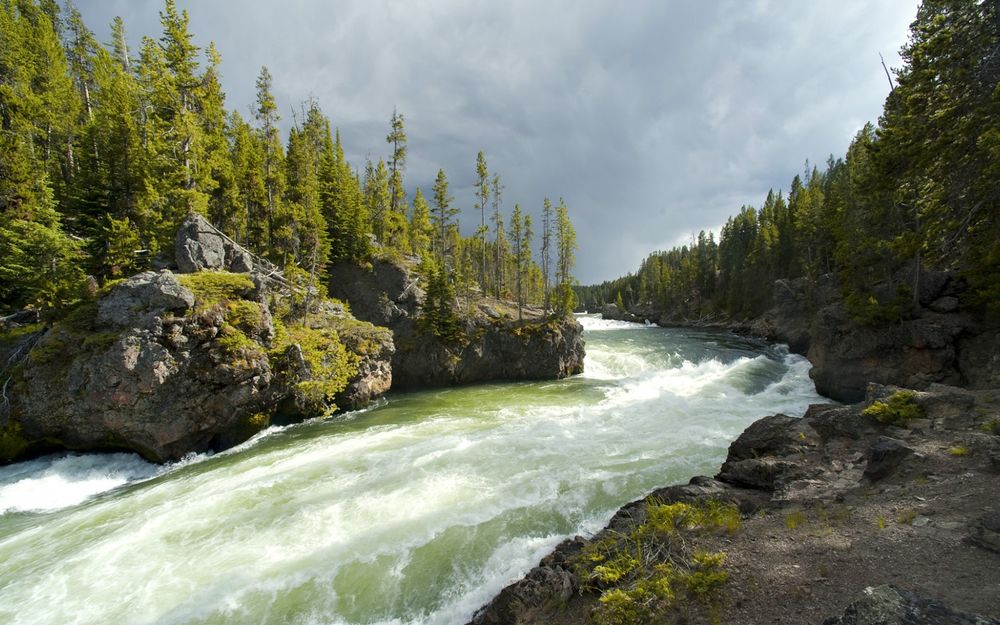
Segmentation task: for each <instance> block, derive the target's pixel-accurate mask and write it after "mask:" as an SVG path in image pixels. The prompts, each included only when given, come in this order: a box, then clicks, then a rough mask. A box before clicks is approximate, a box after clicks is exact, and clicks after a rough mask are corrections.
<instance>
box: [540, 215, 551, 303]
mask: <svg viewBox="0 0 1000 625" xmlns="http://www.w3.org/2000/svg"><path fill="white" fill-rule="evenodd" d="M551 265H552V202H551V201H550V200H549V198H545V199H544V200H543V201H542V267H541V269H542V290H543V291H544V304H543V307H544V308H545V311H546V312H548V311H549V310H550V309H551V305H550V304H551V301H550V298H549V276H550V275H551Z"/></svg>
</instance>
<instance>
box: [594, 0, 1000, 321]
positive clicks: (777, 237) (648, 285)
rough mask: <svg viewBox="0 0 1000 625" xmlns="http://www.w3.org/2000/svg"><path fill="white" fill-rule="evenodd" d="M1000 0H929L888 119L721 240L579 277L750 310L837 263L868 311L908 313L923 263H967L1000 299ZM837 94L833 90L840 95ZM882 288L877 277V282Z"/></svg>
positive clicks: (990, 297)
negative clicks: (607, 274)
mask: <svg viewBox="0 0 1000 625" xmlns="http://www.w3.org/2000/svg"><path fill="white" fill-rule="evenodd" d="M998 6H1000V3H997V2H974V1H972V0H925V1H924V2H923V4H922V5H921V7H920V9H919V10H918V13H917V17H916V20H915V21H914V22H913V24H912V25H911V27H910V39H909V42H908V43H907V44H906V46H904V48H903V50H902V57H903V59H904V66H903V68H902V69H900V70H898V71H896V72H895V81H894V87H893V89H892V91H891V93H890V94H889V96H888V98H887V99H886V102H885V107H884V111H883V113H882V116H881V117H880V118H879V121H878V125H877V126H875V125H872V124H868V125H866V126H865V127H864V128H863V129H862V130H861V131H860V132H859V133H858V134H857V136H856V137H855V138H854V140H853V141H852V143H851V145H850V147H849V149H848V150H847V154H846V156H844V157H843V158H838V159H834V158H833V157H831V158H830V159H829V161H828V162H827V164H826V167H825V168H823V169H819V168H816V167H808V166H807V168H806V171H805V172H804V174H803V175H801V176H795V178H794V179H793V180H792V184H791V187H790V189H789V192H788V194H787V196H786V195H784V194H783V193H782V192H778V193H775V192H773V191H772V192H770V193H768V195H767V199H766V200H765V201H764V204H763V206H761V207H760V208H754V207H751V206H744V207H743V208H742V209H741V210H740V212H739V213H738V214H737V215H736V216H734V217H731V218H730V219H729V220H728V221H727V222H726V225H725V226H724V227H723V229H722V232H721V233H720V235H719V237H718V241H716V239H715V237H714V235H713V234H712V233H708V234H705V233H704V232H702V233H700V234H699V235H698V238H697V240H695V241H693V242H692V243H691V245H690V246H682V247H679V248H674V249H671V250H669V251H665V252H664V251H661V252H655V253H653V254H651V255H650V256H649V257H648V258H647V259H646V260H645V261H644V262H643V263H642V266H641V267H640V269H639V271H638V272H637V273H635V274H630V275H628V276H625V277H622V278H619V279H617V280H612V281H609V282H605V283H603V284H599V285H595V286H586V287H579V288H578V290H577V294H578V296H579V298H580V300H581V302H582V303H583V304H584V305H585V306H587V307H589V308H595V307H597V306H600V305H602V304H604V303H612V302H615V301H616V300H619V301H620V302H621V303H622V304H624V305H625V306H626V307H645V308H652V309H655V310H658V311H660V312H665V313H668V314H670V313H673V314H675V315H678V316H685V317H700V316H704V315H709V314H719V313H724V314H727V315H730V316H735V317H744V316H754V315H757V314H759V313H761V312H763V311H764V310H765V309H767V308H768V306H769V304H770V302H771V294H772V289H773V287H774V282H775V280H776V279H779V278H798V277H807V278H810V279H813V280H815V279H817V278H819V277H820V276H821V275H823V274H828V273H835V274H836V276H837V277H838V278H839V284H840V288H841V291H842V294H843V296H844V297H845V301H846V303H847V305H848V307H849V309H850V311H851V312H852V314H853V315H854V316H855V317H856V318H857V319H858V320H860V321H866V322H875V321H889V320H894V319H898V318H899V317H900V316H901V315H904V314H905V313H906V311H907V309H908V306H909V304H910V302H911V301H912V300H913V298H914V297H915V296H916V292H917V290H918V289H919V279H920V275H921V273H922V272H923V271H925V270H927V269H951V270H958V271H960V272H961V273H962V274H963V275H964V276H965V277H966V278H967V279H968V281H969V283H970V284H971V286H972V288H973V291H974V293H975V295H976V297H977V298H978V303H979V304H981V305H987V306H990V307H991V308H992V309H993V310H995V311H996V310H997V309H998V308H1000V86H998V84H1000V8H998ZM831 97H834V96H831ZM876 285H879V288H875V287H876Z"/></svg>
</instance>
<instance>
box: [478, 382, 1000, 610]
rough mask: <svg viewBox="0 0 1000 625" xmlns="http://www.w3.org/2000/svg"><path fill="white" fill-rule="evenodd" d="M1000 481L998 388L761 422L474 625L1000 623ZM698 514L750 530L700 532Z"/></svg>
mask: <svg viewBox="0 0 1000 625" xmlns="http://www.w3.org/2000/svg"><path fill="white" fill-rule="evenodd" d="M998 473H1000V393H998V392H997V391H968V390H963V389H959V388H954V387H947V386H940V385H933V386H931V387H930V388H929V389H928V390H927V391H924V392H919V391H918V392H907V391H903V390H901V389H897V388H892V387H884V386H879V385H871V386H870V387H869V389H868V393H867V397H866V399H865V400H864V401H863V402H861V403H858V404H855V405H851V406H835V405H817V406H813V407H811V408H810V409H809V411H808V412H807V413H806V415H805V416H804V417H802V418H793V417H788V416H784V415H775V416H771V417H766V418H764V419H761V420H759V421H757V422H756V423H754V424H753V425H751V426H750V427H749V428H747V430H746V431H745V432H744V433H743V434H742V435H741V436H740V437H739V438H738V439H737V440H736V441H734V442H733V444H732V445H731V446H730V449H729V454H728V457H727V459H726V461H725V463H724V464H723V465H722V467H721V469H720V471H719V473H718V474H717V475H716V476H715V477H714V478H709V477H696V478H694V479H692V480H691V481H690V483H689V484H687V485H683V486H673V487H669V488H665V489H662V490H659V491H656V492H654V493H652V494H651V495H650V497H649V498H647V499H644V500H642V501H637V502H634V503H632V504H629V505H627V506H625V507H623V508H622V509H621V510H620V511H619V512H618V513H617V514H616V515H615V516H614V518H613V519H612V520H611V521H610V523H609V524H608V526H607V528H606V529H604V530H603V531H602V532H600V533H599V534H597V535H596V536H594V537H592V538H590V539H584V538H580V537H577V538H575V539H573V540H568V541H566V542H564V543H563V544H561V545H560V546H559V547H558V548H557V549H556V550H555V552H554V553H552V554H551V555H549V556H548V557H546V558H545V559H544V560H543V561H542V562H541V563H540V565H539V566H538V567H536V568H534V569H532V570H531V571H530V572H529V573H528V574H527V575H526V576H525V577H524V578H523V579H521V580H520V581H517V582H515V583H514V584H512V585H511V586H509V587H507V588H505V589H504V590H503V591H502V592H501V593H500V594H499V595H498V596H497V597H496V598H495V599H494V600H493V601H492V602H491V603H490V604H488V605H487V606H485V607H484V608H483V609H482V610H481V611H480V612H479V613H478V614H477V615H476V617H475V619H474V620H473V621H472V622H473V623H475V624H479V625H482V624H488V623H489V624H501V623H503V624H530V623H546V624H553V623H554V624H560V623H566V624H568V623H585V622H597V623H619V624H620V625H625V624H629V623H636V624H638V623H644V622H653V621H652V620H650V619H653V620H655V619H660V618H667V619H669V618H671V617H674V618H676V619H677V622H691V623H701V622H705V623H708V622H726V623H796V624H797V623H820V622H828V623H830V624H831V625H836V624H841V625H847V624H861V623H907V624H911V625H917V624H923V623H927V624H930V623H953V624H974V623H977V624H991V625H995V624H997V623H1000V620H997V619H998V617H1000V582H998V580H997V576H996V571H998V570H1000V506H998V503H997V499H996V493H997V487H996V485H997V480H998ZM676 503H685V504H687V505H688V506H689V507H688V508H680V507H676V506H672V505H671V504H676ZM698 506H709V508H710V509H716V510H725V509H726V508H725V506H731V507H732V510H733V511H734V513H735V515H738V519H739V520H738V521H737V522H729V521H726V516H725V515H724V514H722V513H719V514H718V515H717V517H718V519H722V520H723V522H720V521H718V520H716V521H714V522H708V521H706V520H704V518H708V517H704V518H701V517H697V518H698V519H700V520H697V521H695V520H693V519H696V515H694V513H693V512H692V511H695V510H698V509H699V508H698ZM712 506H716V507H715V508H712ZM678 511H681V512H684V511H687V512H686V513H687V514H688V516H687V517H683V516H682V517H681V518H682V519H687V520H682V521H679V522H676V523H675V524H673V525H669V526H667V527H665V526H664V523H663V518H664V514H665V512H671V513H673V514H674V517H672V518H677V516H676V515H677V514H679V513H678ZM713 518H715V517H713ZM650 528H652V529H650ZM639 538H641V540H639ZM654 547H655V549H654ZM616 550H617V551H616ZM640 552H641V554H643V555H641V556H640V555H638V554H640ZM649 554H652V555H649ZM691 554H695V555H694V556H691ZM697 554H703V555H701V556H698V555H697ZM704 554H709V555H704ZM719 554H722V555H719ZM689 556H691V557H693V560H690V561H689V560H685V557H689ZM710 556H711V557H710ZM699 557H700V558H701V560H698V558H699ZM712 558H717V559H718V560H719V562H716V561H715V560H712ZM692 562H693V564H692ZM712 562H715V565H716V568H709V566H708V565H707V564H706V563H712ZM720 562H721V564H720ZM720 573H721V575H716V574H720ZM692 580H694V581H692ZM657 584H658V585H657ZM946 606H947V607H946ZM649 609H653V610H654V611H653V612H649V611H647V610H649ZM971 613H974V614H982V615H989V616H988V617H973V616H970V615H969V614H971ZM824 619H829V620H827V621H824ZM656 622H659V621H656ZM666 622H673V621H669V620H668V621H666Z"/></svg>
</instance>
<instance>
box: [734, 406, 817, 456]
mask: <svg viewBox="0 0 1000 625" xmlns="http://www.w3.org/2000/svg"><path fill="white" fill-rule="evenodd" d="M800 422H801V420H800V419H799V418H797V417H789V416H787V415H783V414H777V415H772V416H770V417H764V418H763V419H758V420H757V421H754V422H753V423H751V424H750V427H748V428H747V429H746V430H744V431H743V433H742V434H740V435H739V437H738V438H737V439H736V440H735V441H733V442H732V443H731V444H730V445H729V454H728V455H727V456H726V462H727V463H728V462H735V461H740V460H747V459H755V458H760V457H762V456H775V455H783V454H785V453H788V452H794V451H797V450H798V448H799V445H800V443H801V439H800V438H799V435H798V432H799V431H798V430H797V429H796V428H795V426H796V425H798V424H799V423H800Z"/></svg>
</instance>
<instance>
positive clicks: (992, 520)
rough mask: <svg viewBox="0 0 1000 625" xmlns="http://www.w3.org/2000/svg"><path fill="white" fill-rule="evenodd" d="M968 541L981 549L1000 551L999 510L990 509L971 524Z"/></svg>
mask: <svg viewBox="0 0 1000 625" xmlns="http://www.w3.org/2000/svg"><path fill="white" fill-rule="evenodd" d="M968 539H969V542H970V543H972V544H973V545H976V546H978V547H982V548H983V549H987V550H989V551H994V552H996V553H1000V512H996V511H991V512H987V513H986V514H984V515H983V516H981V517H979V519H978V520H976V522H975V523H973V524H972V527H971V529H970V533H969V537H968Z"/></svg>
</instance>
